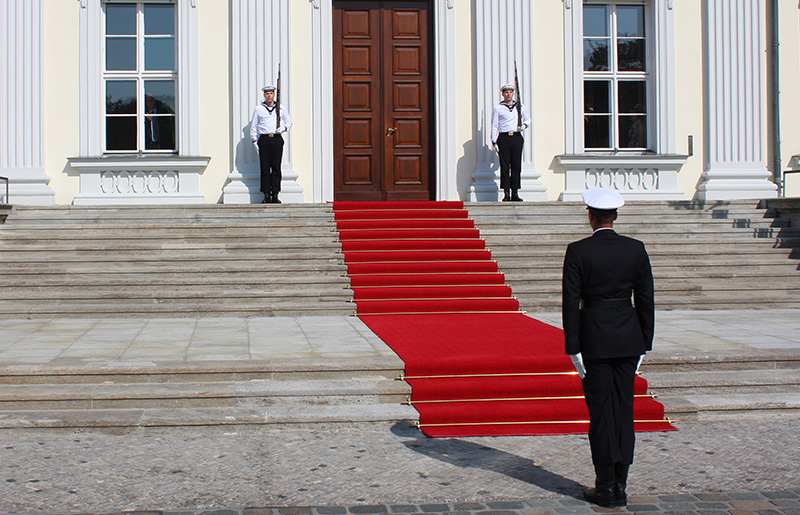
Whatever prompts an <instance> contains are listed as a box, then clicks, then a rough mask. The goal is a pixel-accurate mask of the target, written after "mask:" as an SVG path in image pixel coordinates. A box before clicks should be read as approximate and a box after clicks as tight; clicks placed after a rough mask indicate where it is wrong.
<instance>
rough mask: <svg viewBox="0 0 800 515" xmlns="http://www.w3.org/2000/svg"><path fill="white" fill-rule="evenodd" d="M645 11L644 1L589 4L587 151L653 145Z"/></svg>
mask: <svg viewBox="0 0 800 515" xmlns="http://www.w3.org/2000/svg"><path fill="white" fill-rule="evenodd" d="M645 16H646V9H645V5H642V4H585V5H584V6H583V118H584V135H583V143H584V150H587V151H619V150H622V151H636V150H638V151H643V150H647V149H648V148H649V145H650V142H649V138H648V126H649V125H648V90H649V87H648V80H649V75H648V69H647V62H648V60H647V52H648V44H647V43H648V42H647V30H646V27H647V23H646V19H645Z"/></svg>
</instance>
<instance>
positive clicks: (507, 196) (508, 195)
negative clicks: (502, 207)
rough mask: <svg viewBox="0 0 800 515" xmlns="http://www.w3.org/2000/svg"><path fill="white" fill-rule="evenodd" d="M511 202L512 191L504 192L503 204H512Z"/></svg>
mask: <svg viewBox="0 0 800 515" xmlns="http://www.w3.org/2000/svg"><path fill="white" fill-rule="evenodd" d="M510 201H511V191H510V190H503V202H510Z"/></svg>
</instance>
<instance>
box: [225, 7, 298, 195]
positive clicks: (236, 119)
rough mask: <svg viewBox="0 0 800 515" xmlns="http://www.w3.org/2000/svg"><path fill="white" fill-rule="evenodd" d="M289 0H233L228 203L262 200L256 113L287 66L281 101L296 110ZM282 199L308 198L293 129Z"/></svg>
mask: <svg viewBox="0 0 800 515" xmlns="http://www.w3.org/2000/svg"><path fill="white" fill-rule="evenodd" d="M289 12H290V6H289V0H272V1H270V2H264V1H263V0H238V1H236V2H231V14H232V16H231V20H232V31H231V52H232V55H231V62H232V70H231V73H232V75H231V86H232V87H231V117H232V119H231V123H232V127H233V131H232V134H233V135H232V139H231V149H232V154H233V170H232V171H231V172H230V174H229V175H228V183H227V184H226V185H225V187H224V188H223V195H222V198H223V203H225V204H249V203H254V202H260V201H261V199H263V198H264V197H263V195H262V193H261V190H260V186H261V180H260V170H259V164H258V154H257V153H256V151H255V149H254V148H253V145H252V143H251V142H250V116H251V115H252V114H253V108H254V107H255V105H256V104H258V103H259V102H261V101H262V99H263V95H262V93H261V87H262V86H264V85H265V84H268V83H271V84H274V83H275V82H276V81H277V78H278V76H277V74H278V65H279V64H280V67H281V91H280V95H281V99H280V100H281V105H282V106H286V107H287V108H288V109H289V112H290V113H291V105H292V104H291V66H290V61H289V31H290V29H289V27H290V21H291V20H290V18H289ZM284 139H285V141H286V143H285V145H284V147H283V164H282V167H281V171H282V173H283V180H282V181H281V200H282V201H283V202H303V188H302V187H301V186H300V184H299V183H298V182H297V178H298V175H297V173H295V171H294V167H293V165H292V131H291V130H290V131H289V132H287V133H286V134H284Z"/></svg>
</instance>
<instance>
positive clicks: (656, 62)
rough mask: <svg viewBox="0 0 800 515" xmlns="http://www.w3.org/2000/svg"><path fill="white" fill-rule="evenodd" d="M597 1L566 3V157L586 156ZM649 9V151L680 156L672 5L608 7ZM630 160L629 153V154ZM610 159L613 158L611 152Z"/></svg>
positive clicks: (661, 1) (649, 2)
mask: <svg viewBox="0 0 800 515" xmlns="http://www.w3.org/2000/svg"><path fill="white" fill-rule="evenodd" d="M599 3H604V2H601V1H597V0H591V1H585V2H584V1H583V0H564V48H565V54H566V55H565V59H566V61H565V62H566V66H565V71H566V77H565V79H566V87H567V90H566V92H565V94H566V97H565V98H566V99H567V102H566V127H567V133H566V149H565V150H566V153H567V154H583V153H585V151H584V141H583V130H584V122H583V81H584V72H583V5H584V4H599ZM606 3H615V4H618V5H619V4H626V3H627V4H640V5H641V4H644V5H645V6H646V9H647V12H646V14H645V16H646V19H647V27H646V29H645V30H647V31H649V32H648V47H647V69H648V72H647V73H648V90H647V94H648V113H647V115H648V149H649V150H650V151H651V152H652V153H655V154H674V153H675V152H676V150H677V149H676V144H675V87H674V84H675V73H674V69H675V50H674V12H673V8H672V0H644V1H625V0H620V1H616V2H606ZM624 152H625V153H626V154H627V153H629V151H624ZM606 153H607V152H606Z"/></svg>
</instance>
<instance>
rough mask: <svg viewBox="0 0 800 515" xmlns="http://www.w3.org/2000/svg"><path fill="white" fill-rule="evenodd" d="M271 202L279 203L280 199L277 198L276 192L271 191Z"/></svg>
mask: <svg viewBox="0 0 800 515" xmlns="http://www.w3.org/2000/svg"><path fill="white" fill-rule="evenodd" d="M272 203H273V204H280V203H281V201H280V200H278V194H277V193H273V194H272Z"/></svg>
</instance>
